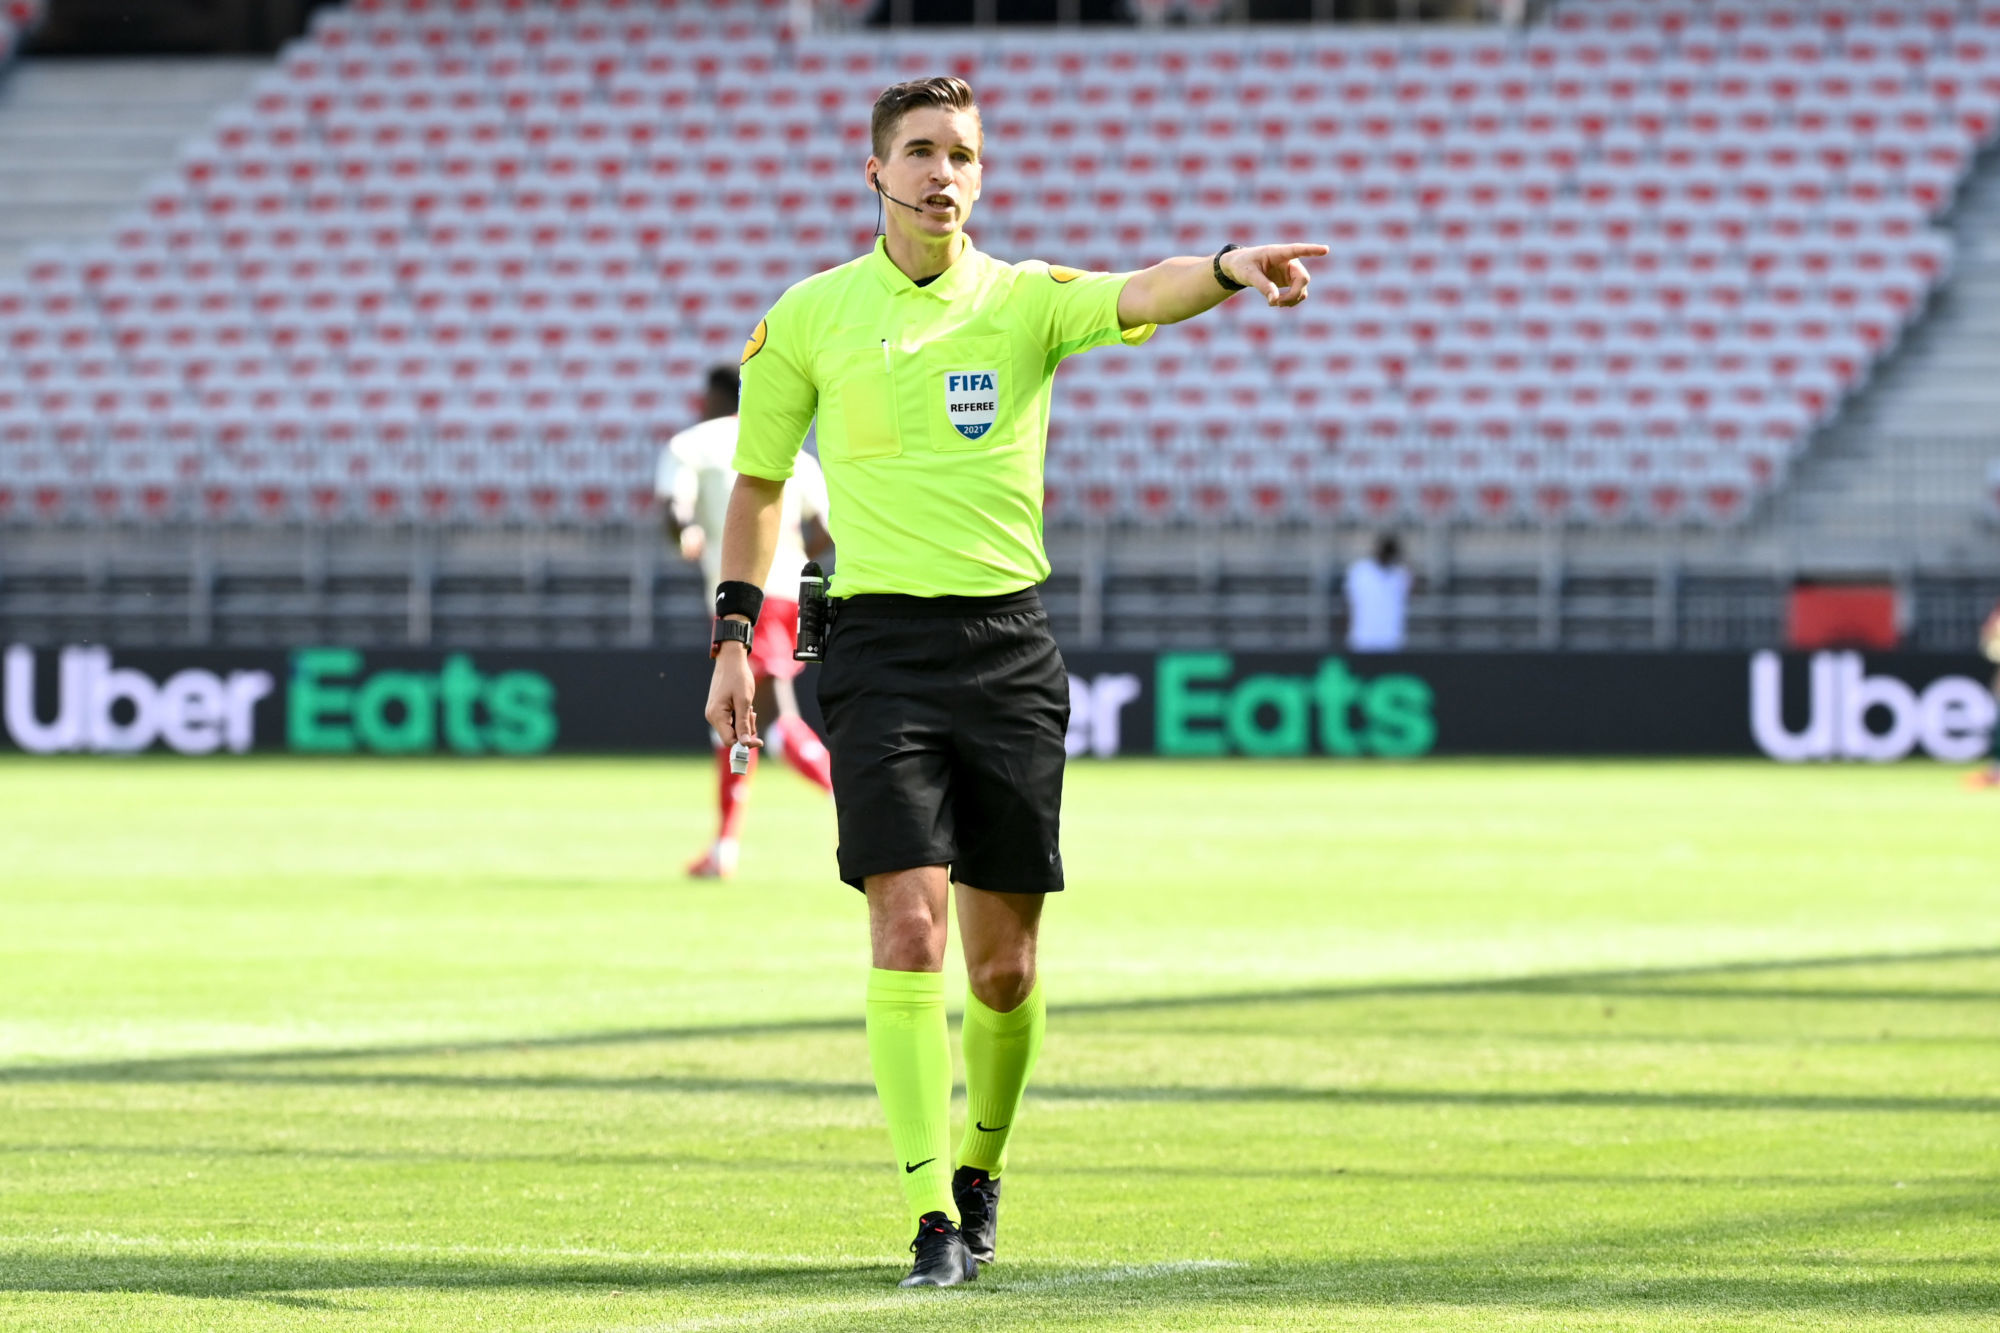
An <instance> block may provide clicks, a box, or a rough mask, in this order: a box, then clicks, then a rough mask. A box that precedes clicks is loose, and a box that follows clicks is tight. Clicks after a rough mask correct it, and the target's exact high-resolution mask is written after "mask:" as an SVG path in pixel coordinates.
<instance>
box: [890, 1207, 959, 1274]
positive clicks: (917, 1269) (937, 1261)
mask: <svg viewBox="0 0 2000 1333" xmlns="http://www.w3.org/2000/svg"><path fill="white" fill-rule="evenodd" d="M910 1251H911V1253H913V1254H915V1255H916V1256H917V1262H916V1263H915V1264H913V1265H911V1267H910V1275H909V1276H908V1277H906V1278H904V1279H903V1280H902V1281H901V1282H898V1283H897V1284H896V1285H897V1286H899V1287H956V1286H958V1285H959V1284H960V1283H962V1282H976V1281H978V1280H979V1261H978V1260H976V1259H974V1258H973V1257H972V1251H970V1250H968V1249H966V1248H965V1237H964V1236H961V1235H960V1234H959V1232H958V1228H957V1227H956V1226H954V1225H953V1224H952V1220H951V1219H950V1218H949V1217H946V1216H945V1215H944V1214H943V1213H925V1214H924V1215H923V1216H922V1217H920V1218H918V1219H917V1238H916V1239H915V1240H913V1241H911V1242H910Z"/></svg>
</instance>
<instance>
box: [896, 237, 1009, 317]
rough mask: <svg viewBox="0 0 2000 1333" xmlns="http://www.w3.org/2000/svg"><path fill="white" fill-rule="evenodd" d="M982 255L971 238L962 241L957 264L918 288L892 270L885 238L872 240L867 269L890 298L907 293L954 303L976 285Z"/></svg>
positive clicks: (983, 258)
mask: <svg viewBox="0 0 2000 1333" xmlns="http://www.w3.org/2000/svg"><path fill="white" fill-rule="evenodd" d="M985 260H986V256H985V255H982V254H980V253H979V247H978V246H976V245H974V244H973V243H972V237H971V236H967V237H966V238H965V253H964V254H962V255H960V256H959V257H958V262H957V263H955V264H953V265H952V266H951V267H950V268H948V269H946V270H945V271H944V272H942V273H940V274H938V276H937V281H935V282H933V283H931V284H930V285H929V286H928V287H919V286H917V284H915V283H914V282H911V281H910V279H909V277H908V276H907V275H905V274H904V272H903V270H901V269H899V268H897V267H896V263H895V261H894V260H892V259H890V258H889V238H888V237H886V236H877V237H876V238H875V253H874V254H872V255H870V256H869V257H868V267H869V268H870V269H871V270H873V271H874V274H875V277H876V279H877V281H879V282H880V283H881V284H882V289H883V290H884V291H886V292H888V293H890V294H891V295H894V294H896V293H898V292H909V293H911V294H912V295H916V296H928V297H932V298H934V299H936V300H939V301H954V300H957V299H958V298H959V297H961V296H963V295H965V294H966V293H967V292H970V291H972V290H973V289H974V288H976V287H977V286H978V285H979V266H980V265H981V264H982V263H984V262H985Z"/></svg>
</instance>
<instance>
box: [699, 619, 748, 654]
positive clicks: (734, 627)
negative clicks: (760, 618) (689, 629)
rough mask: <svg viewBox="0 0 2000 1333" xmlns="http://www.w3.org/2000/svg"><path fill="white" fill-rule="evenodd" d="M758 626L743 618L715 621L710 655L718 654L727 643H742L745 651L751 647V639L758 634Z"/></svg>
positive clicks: (709, 649) (710, 642)
mask: <svg viewBox="0 0 2000 1333" xmlns="http://www.w3.org/2000/svg"><path fill="white" fill-rule="evenodd" d="M756 633H757V627H756V626H755V625H752V624H749V623H747V622H746V621H741V620H718V621H716V622H715V637H714V638H713V639H711V640H709V644H708V655H709V656H710V657H714V656H716V655H717V654H718V653H720V652H721V651H722V645H723V644H725V643H732V642H734V643H740V644H742V645H743V648H744V651H745V652H748V651H749V649H750V640H751V639H752V638H754V637H755V636H756Z"/></svg>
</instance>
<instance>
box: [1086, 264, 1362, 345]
mask: <svg viewBox="0 0 2000 1333" xmlns="http://www.w3.org/2000/svg"><path fill="white" fill-rule="evenodd" d="M1325 253H1326V247H1325V246H1323V245H1252V246H1234V245H1232V246H1227V247H1225V248H1224V249H1223V251H1222V253H1221V254H1218V255H1215V256H1212V257H1207V258H1200V259H1197V258H1194V257H1192V256H1184V257H1182V258H1180V259H1166V260H1162V261H1161V262H1159V263H1157V264H1155V265H1153V266H1152V267H1151V268H1149V269H1141V270H1140V271H1139V272H1137V273H1134V274H1133V275H1132V276H1131V277H1129V278H1127V279H1126V280H1125V288H1124V290H1123V291H1121V292H1119V294H1118V323H1119V325H1120V326H1121V327H1124V328H1128V329H1131V328H1137V327H1139V326H1140V325H1142V324H1178V323H1180V322H1181V321H1182V320H1184V319H1193V318H1194V317H1195V316H1196V315H1199V314H1201V313H1203V312H1204V311H1208V310H1213V309H1215V307H1217V306H1219V305H1221V304H1222V303H1223V302H1224V301H1227V300H1228V299H1229V298H1230V296H1232V295H1233V294H1234V293H1236V292H1239V291H1242V290H1243V289H1244V288H1245V287H1255V288H1256V289H1257V290H1258V291H1259V292H1262V293H1263V295H1264V300H1265V301H1266V302H1267V303H1268V304H1270V305H1274V306H1286V307H1290V306H1295V305H1297V304H1298V303H1299V302H1301V301H1303V300H1305V299H1306V282H1307V274H1306V266H1305V261H1306V260H1307V259H1310V258H1314V257H1317V256H1319V255H1323V254H1325ZM1231 283H1233V284H1235V285H1234V286H1230V285H1229V284H1231ZM1280 283H1282V284H1283V286H1280V285H1279V284H1280Z"/></svg>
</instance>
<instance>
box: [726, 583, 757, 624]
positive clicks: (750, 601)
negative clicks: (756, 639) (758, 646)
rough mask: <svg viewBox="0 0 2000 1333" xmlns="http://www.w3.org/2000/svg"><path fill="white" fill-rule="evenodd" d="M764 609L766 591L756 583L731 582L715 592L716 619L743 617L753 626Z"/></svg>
mask: <svg viewBox="0 0 2000 1333" xmlns="http://www.w3.org/2000/svg"><path fill="white" fill-rule="evenodd" d="M763 609H764V590H763V589H762V588H760V587H758V586H757V585H756V584H754V583H743V582H741V581H739V580H734V579H732V580H730V581H728V582H726V583H723V584H720V585H718V586H717V587H716V590H715V618H716V619H717V620H720V619H722V618H723V617H724V616H742V617H743V618H744V619H746V620H748V621H749V622H750V623H751V624H753V625H754V624H756V623H757V613H758V612H759V611H762V610H763Z"/></svg>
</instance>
